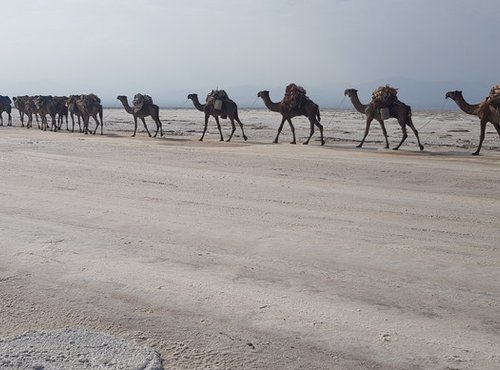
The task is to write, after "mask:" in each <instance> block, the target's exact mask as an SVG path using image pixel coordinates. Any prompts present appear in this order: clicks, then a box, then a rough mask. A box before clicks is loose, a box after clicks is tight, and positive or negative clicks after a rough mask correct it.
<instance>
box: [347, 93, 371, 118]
mask: <svg viewBox="0 0 500 370" xmlns="http://www.w3.org/2000/svg"><path fill="white" fill-rule="evenodd" d="M350 99H351V102H352V105H353V106H354V109H356V110H357V111H358V112H359V113H363V114H364V113H365V111H366V108H368V105H367V104H363V103H361V101H360V100H359V97H358V94H357V93H356V94H353V95H352V96H351V97H350Z"/></svg>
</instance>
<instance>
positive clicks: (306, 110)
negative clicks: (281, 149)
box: [257, 90, 325, 145]
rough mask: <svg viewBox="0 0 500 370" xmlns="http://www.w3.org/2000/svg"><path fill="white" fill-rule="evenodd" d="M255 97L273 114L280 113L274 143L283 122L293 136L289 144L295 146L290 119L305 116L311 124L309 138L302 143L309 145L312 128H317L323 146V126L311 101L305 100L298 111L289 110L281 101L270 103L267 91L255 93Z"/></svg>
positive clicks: (293, 131)
mask: <svg viewBox="0 0 500 370" xmlns="http://www.w3.org/2000/svg"><path fill="white" fill-rule="evenodd" d="M257 97H259V98H261V99H262V100H263V101H264V104H265V105H266V107H267V109H269V110H270V111H273V112H279V113H281V116H282V119H281V124H280V127H279V128H278V134H277V135H276V138H275V139H274V143H277V142H278V138H279V136H280V134H281V130H282V129H283V125H284V124H285V121H287V122H288V124H289V125H290V129H291V130H292V136H293V140H292V142H291V143H290V144H295V143H296V139H295V128H294V127H293V124H292V118H293V117H297V116H306V117H307V118H308V119H309V123H310V124H311V130H310V133H309V137H308V138H307V140H306V141H305V142H304V144H308V143H309V140H311V137H312V136H313V134H314V126H318V128H319V133H320V135H321V145H325V140H324V139H323V125H321V124H320V123H319V121H320V120H321V117H320V114H319V107H318V105H317V104H316V103H314V102H313V101H312V100H310V99H305V100H304V102H303V103H302V105H301V107H300V109H297V110H290V109H289V108H288V106H287V105H286V104H284V103H283V101H280V102H279V103H274V102H272V101H271V98H270V97H269V91H267V90H264V91H260V92H259V93H257Z"/></svg>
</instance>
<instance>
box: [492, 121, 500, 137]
mask: <svg viewBox="0 0 500 370" xmlns="http://www.w3.org/2000/svg"><path fill="white" fill-rule="evenodd" d="M493 127H495V130H497V133H498V136H500V124H499V123H498V122H497V123H493Z"/></svg>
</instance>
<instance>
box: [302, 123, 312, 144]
mask: <svg viewBox="0 0 500 370" xmlns="http://www.w3.org/2000/svg"><path fill="white" fill-rule="evenodd" d="M309 123H310V125H311V128H310V130H309V137H308V138H307V140H306V141H304V142H303V144H304V145H307V144H309V140H311V137H312V136H313V134H314V121H313V120H312V119H311V118H309Z"/></svg>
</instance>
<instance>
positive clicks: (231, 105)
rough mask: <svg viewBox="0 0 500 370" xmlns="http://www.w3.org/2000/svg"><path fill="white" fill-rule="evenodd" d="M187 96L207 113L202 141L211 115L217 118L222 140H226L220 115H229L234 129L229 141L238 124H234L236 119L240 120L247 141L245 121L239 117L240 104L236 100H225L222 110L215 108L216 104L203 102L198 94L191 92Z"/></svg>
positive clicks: (223, 116)
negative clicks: (242, 121)
mask: <svg viewBox="0 0 500 370" xmlns="http://www.w3.org/2000/svg"><path fill="white" fill-rule="evenodd" d="M187 98H188V99H190V100H191V101H192V102H193V105H194V106H195V108H196V109H198V110H199V111H201V112H204V113H205V128H204V129H203V135H201V138H200V141H203V138H204V137H205V133H206V132H207V126H208V119H209V118H210V116H212V117H214V118H215V122H216V123H217V128H218V129H219V134H220V141H224V137H223V136H222V130H221V127H220V122H219V116H220V117H221V118H223V119H224V118H226V117H227V118H229V120H230V121H231V127H232V129H231V135H229V138H228V139H227V141H228V142H229V141H231V139H232V137H233V134H234V132H235V131H236V125H235V124H234V121H236V122H238V124H239V125H240V128H241V133H242V135H243V140H245V141H247V139H248V138H247V136H246V135H245V131H244V130H243V123H241V121H240V118H239V117H238V106H237V105H236V103H235V102H234V101H232V100H230V99H229V100H224V102H223V103H222V108H221V109H220V110H217V109H215V106H214V104H201V103H200V101H199V100H198V94H189V95H188V96H187Z"/></svg>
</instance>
